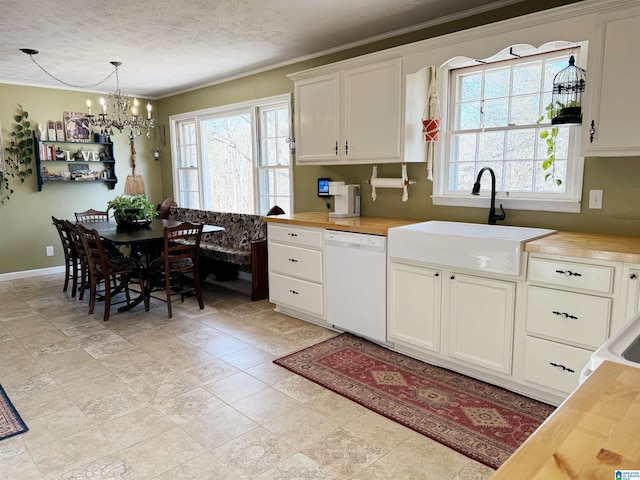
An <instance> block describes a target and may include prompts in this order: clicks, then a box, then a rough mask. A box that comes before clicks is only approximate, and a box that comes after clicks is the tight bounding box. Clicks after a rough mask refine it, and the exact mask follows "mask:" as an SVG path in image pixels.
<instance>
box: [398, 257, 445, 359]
mask: <svg viewBox="0 0 640 480" xmlns="http://www.w3.org/2000/svg"><path fill="white" fill-rule="evenodd" d="M441 285H442V274H441V272H440V271H439V270H432V269H430V268H423V267H417V266H413V265H405V264H402V263H395V262H392V263H391V264H390V267H389V320H388V331H387V335H388V337H389V339H391V340H392V341H394V342H398V343H402V344H406V345H410V346H412V347H418V348H420V349H424V350H428V351H431V352H436V353H438V352H440V303H441V301H440V292H441Z"/></svg>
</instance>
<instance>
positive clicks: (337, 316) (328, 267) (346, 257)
mask: <svg viewBox="0 0 640 480" xmlns="http://www.w3.org/2000/svg"><path fill="white" fill-rule="evenodd" d="M324 246H325V256H324V259H325V260H324V261H325V285H326V307H327V309H326V311H327V322H328V323H329V324H332V325H333V326H334V327H336V328H338V329H340V330H345V331H348V332H351V333H354V334H356V335H358V336H362V337H366V338H368V339H371V340H374V341H376V342H378V343H381V342H382V343H386V341H387V294H386V291H387V288H386V284H387V253H386V250H387V238H386V237H384V236H380V235H367V234H362V233H351V232H338V231H335V230H325V233H324Z"/></svg>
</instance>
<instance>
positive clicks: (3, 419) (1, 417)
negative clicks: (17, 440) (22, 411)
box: [0, 385, 29, 440]
mask: <svg viewBox="0 0 640 480" xmlns="http://www.w3.org/2000/svg"><path fill="white" fill-rule="evenodd" d="M27 430H29V429H28V428H27V426H26V425H25V423H24V422H23V421H22V418H20V415H19V414H18V412H17V411H16V409H15V407H14V406H13V404H12V403H11V400H9V397H7V394H6V393H5V391H4V388H2V385H0V440H3V439H5V438H9V437H13V436H14V435H18V434H19V433H23V432H26V431H27Z"/></svg>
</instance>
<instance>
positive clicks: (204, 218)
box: [169, 207, 267, 267]
mask: <svg viewBox="0 0 640 480" xmlns="http://www.w3.org/2000/svg"><path fill="white" fill-rule="evenodd" d="M169 218H170V219H171V220H180V221H186V222H192V223H205V224H208V225H218V226H220V227H224V229H225V230H224V232H212V233H205V234H203V235H202V241H201V243H200V250H201V254H202V256H204V257H208V258H213V259H216V260H221V261H225V262H230V263H234V264H236V265H242V266H244V267H250V266H251V242H255V241H258V240H264V239H266V238H267V226H266V224H265V222H264V220H263V219H262V217H261V216H260V215H249V214H244V213H224V212H210V211H207V210H196V209H191V208H181V207H171V211H170V213H169Z"/></svg>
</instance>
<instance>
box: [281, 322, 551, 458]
mask: <svg viewBox="0 0 640 480" xmlns="http://www.w3.org/2000/svg"><path fill="white" fill-rule="evenodd" d="M274 363H275V364H277V365H280V366H282V367H284V368H287V369H289V370H291V371H292V372H295V373H297V374H298V375H301V376H303V377H305V378H307V379H309V380H311V381H313V382H315V383H317V384H319V385H322V386H323V387H326V388H328V389H330V390H333V391H334V392H336V393H339V394H340V395H342V396H344V397H346V398H349V399H351V400H353V401H354V402H357V403H359V404H360V405H363V406H364V407H367V408H368V409H370V410H373V411H374V412H377V413H379V414H381V415H384V416H385V417H388V418H390V419H392V420H395V421H396V422H398V423H401V424H402V425H405V426H407V427H409V428H411V429H413V430H415V431H417V432H419V433H422V434H423V435H426V436H427V437H429V438H432V439H433V440H436V441H438V442H440V443H442V444H444V445H446V446H448V447H450V448H452V449H454V450H456V451H458V452H460V453H462V454H463V455H466V456H467V457H469V458H473V459H474V460H477V461H479V462H481V463H484V464H485V465H488V466H490V467H493V468H498V467H499V466H500V465H502V463H503V462H504V461H505V460H506V459H507V458H508V457H509V456H510V455H511V454H512V453H513V452H514V451H515V449H516V448H518V447H519V446H520V445H521V444H522V442H524V440H526V439H527V437H529V435H531V434H532V433H533V431H534V430H535V429H536V428H538V426H539V425H540V424H541V423H542V422H543V421H544V420H545V419H546V418H547V417H548V416H549V415H550V414H551V412H553V410H554V407H552V406H550V405H547V404H544V403H541V402H538V401H536V400H532V399H530V398H527V397H523V396H521V395H518V394H516V393H513V392H510V391H508V390H505V389H503V388H500V387H496V386H493V385H489V384H487V383H484V382H481V381H479V380H475V379H473V378H469V377H466V376H464V375H460V374H458V373H455V372H451V371H449V370H446V369H444V368H440V367H435V366H432V365H429V364H427V363H424V362H421V361H419V360H415V359H413V358H410V357H407V356H405V355H402V354H399V353H396V352H392V351H391V350H388V349H386V348H383V347H381V346H379V345H376V344H374V343H371V342H368V341H366V340H363V339H361V338H358V337H355V336H353V335H349V334H346V333H345V334H342V335H339V336H337V337H334V338H332V339H330V340H326V341H324V342H322V343H319V344H317V345H314V346H312V347H309V348H306V349H304V350H301V351H299V352H296V353H293V354H291V355H287V356H286V357H283V358H279V359H277V360H274Z"/></svg>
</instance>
